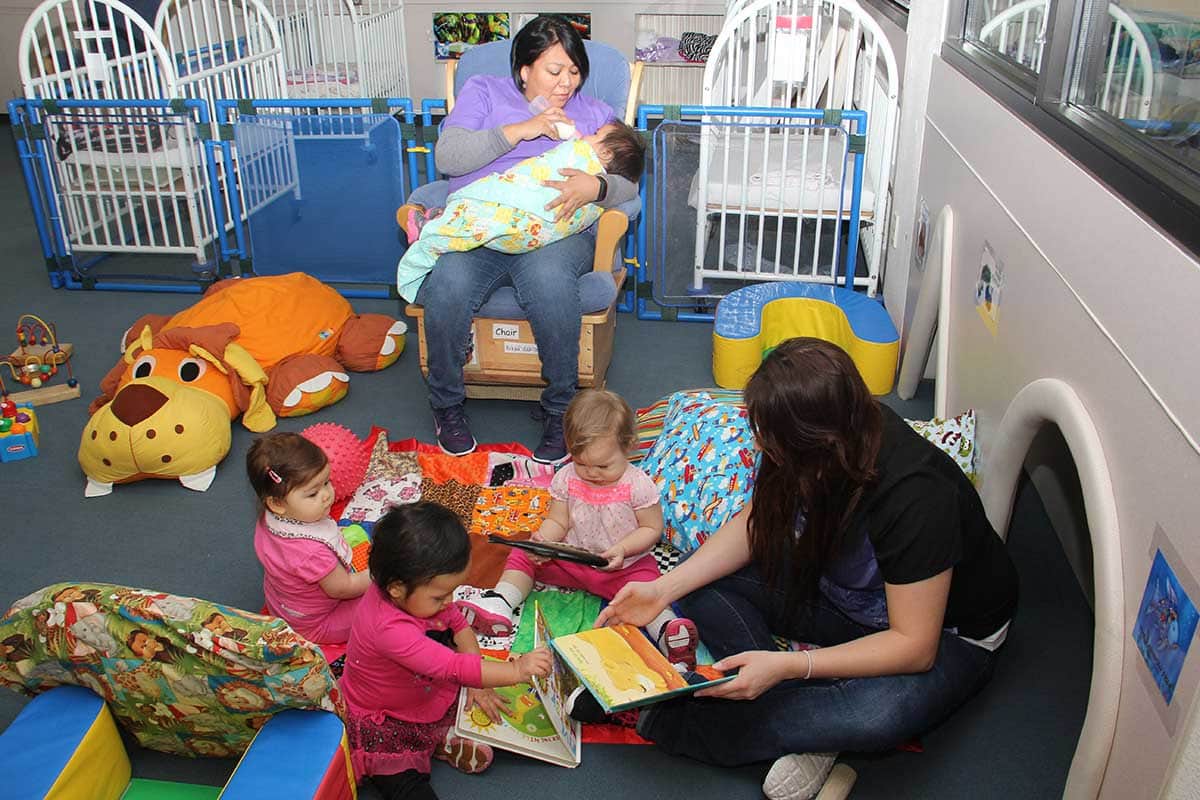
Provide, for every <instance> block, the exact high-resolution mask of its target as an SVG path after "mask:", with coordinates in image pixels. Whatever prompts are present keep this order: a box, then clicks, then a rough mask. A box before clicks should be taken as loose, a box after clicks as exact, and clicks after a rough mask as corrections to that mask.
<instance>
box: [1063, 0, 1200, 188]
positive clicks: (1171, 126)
mask: <svg viewBox="0 0 1200 800" xmlns="http://www.w3.org/2000/svg"><path fill="white" fill-rule="evenodd" d="M1101 1H1102V0H1101ZM1095 2H1097V0H1093V3H1095ZM1093 3H1089V5H1092V4H1093ZM1084 16H1085V22H1084V23H1083V24H1085V25H1086V24H1087V21H1088V20H1100V19H1102V20H1103V22H1098V23H1093V24H1096V25H1097V27H1098V30H1097V34H1099V35H1097V36H1094V37H1089V38H1091V40H1092V42H1094V44H1092V45H1091V46H1090V47H1088V48H1087V51H1086V52H1084V53H1081V54H1080V57H1079V60H1078V63H1077V65H1076V76H1075V81H1074V82H1073V88H1072V94H1071V101H1072V103H1074V104H1075V105H1078V106H1081V107H1084V108H1088V109H1091V110H1093V111H1099V112H1101V113H1102V114H1104V115H1106V116H1108V117H1112V118H1115V119H1117V120H1119V121H1120V122H1122V123H1124V124H1125V125H1127V126H1128V127H1130V128H1132V129H1133V130H1135V131H1137V132H1138V134H1139V135H1140V137H1141V138H1142V139H1143V140H1144V141H1148V142H1150V143H1151V144H1153V145H1154V146H1155V147H1156V148H1158V149H1159V150H1160V151H1162V152H1165V153H1166V154H1168V155H1169V156H1171V157H1173V158H1175V159H1176V160H1178V161H1181V162H1183V163H1184V164H1186V165H1187V166H1189V167H1190V168H1191V169H1193V170H1196V171H1198V172H1200V0H1132V2H1122V3H1121V4H1120V5H1117V4H1116V3H1108V4H1107V13H1106V14H1102V12H1097V11H1096V10H1095V9H1092V10H1091V11H1090V12H1089V13H1085V15H1084Z"/></svg>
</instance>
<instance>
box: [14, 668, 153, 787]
mask: <svg viewBox="0 0 1200 800" xmlns="http://www.w3.org/2000/svg"><path fill="white" fill-rule="evenodd" d="M0 764H4V765H5V768H4V770H3V774H2V776H0V783H2V784H3V789H0V795H2V796H4V797H41V798H46V799H47V800H118V798H120V797H121V795H122V793H124V791H125V787H126V786H127V785H128V784H129V775H130V764H129V756H128V755H127V754H126V753H125V745H124V744H122V743H121V735H120V734H119V733H118V732H117V724H116V722H114V721H113V717H112V714H111V713H109V710H108V708H107V707H105V705H104V700H102V699H101V698H100V697H98V696H97V695H95V694H93V693H92V692H91V691H89V690H88V689H84V688H82V687H80V686H60V687H58V688H56V689H52V690H50V691H48V692H45V693H43V694H40V695H38V696H37V697H35V698H33V700H31V701H29V703H27V704H26V705H25V707H24V708H22V709H21V713H20V714H18V715H17V718H16V719H14V720H13V721H12V724H10V725H9V726H8V727H7V728H5V729H4V732H3V733H0Z"/></svg>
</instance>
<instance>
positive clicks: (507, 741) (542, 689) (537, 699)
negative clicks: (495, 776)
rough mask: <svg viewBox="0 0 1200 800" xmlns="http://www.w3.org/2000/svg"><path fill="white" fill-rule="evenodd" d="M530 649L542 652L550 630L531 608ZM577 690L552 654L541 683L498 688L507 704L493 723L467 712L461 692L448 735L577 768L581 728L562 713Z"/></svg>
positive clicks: (477, 712) (539, 613)
mask: <svg viewBox="0 0 1200 800" xmlns="http://www.w3.org/2000/svg"><path fill="white" fill-rule="evenodd" d="M533 613H534V617H535V620H536V625H535V626H534V637H533V646H534V647H535V648H536V647H542V646H544V645H546V644H547V642H549V641H550V628H549V626H548V625H547V624H546V618H545V616H543V615H542V610H541V608H540V607H539V606H538V605H537V603H534V606H533ZM578 686H579V681H577V680H575V676H574V675H572V674H571V670H569V669H567V666H566V665H565V664H564V663H563V662H562V659H561V658H559V657H558V656H557V655H555V657H554V666H553V668H552V669H551V671H550V674H549V675H548V676H547V677H545V678H534V680H533V683H532V684H530V683H518V684H516V685H514V686H503V687H500V688H497V689H496V692H497V693H498V694H499V695H500V696H501V697H503V698H504V699H505V700H507V701H508V704H509V709H510V710H509V713H507V714H503V715H502V716H501V718H500V721H499V722H493V721H492V720H491V718H490V717H488V715H487V714H485V713H483V712H482V711H481V710H479V709H478V708H470V709H469V708H467V690H466V689H463V691H462V692H461V693H460V694H459V697H458V715H457V717H456V718H455V721H454V730H455V732H456V733H457V734H458V735H459V736H464V737H466V738H468V739H474V740H477V741H480V742H486V743H488V744H490V745H492V746H493V747H499V748H500V749H501V750H508V751H509V752H512V753H520V754H521V755H525V756H529V757H530V758H536V759H540V760H542V761H548V762H549V763H551V764H558V765H559V766H560V767H578V766H579V761H580V759H581V758H582V747H581V745H582V742H583V737H582V736H581V735H580V733H581V726H580V724H579V723H578V722H577V721H576V720H573V719H571V717H570V716H568V714H567V698H568V697H569V696H570V695H571V692H573V691H575V689H576V688H577V687H578Z"/></svg>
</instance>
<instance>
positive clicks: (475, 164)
mask: <svg viewBox="0 0 1200 800" xmlns="http://www.w3.org/2000/svg"><path fill="white" fill-rule="evenodd" d="M512 149H513V146H512V145H511V144H509V143H508V139H506V138H505V137H504V132H503V131H501V130H500V128H498V127H496V128H487V129H484V130H481V131H473V130H471V129H470V128H459V127H446V128H443V129H442V132H441V133H440V134H439V135H438V140H437V145H436V146H435V148H434V157H433V160H434V164H436V165H437V169H438V172H440V173H442V174H443V175H452V176H457V175H466V174H467V173H468V172H474V171H475V170H477V169H479V168H480V167H484V166H487V165H488V164H490V163H492V162H493V161H495V160H496V159H497V158H499V157H500V156H502V155H504V154H505V153H507V152H508V151H509V150H512Z"/></svg>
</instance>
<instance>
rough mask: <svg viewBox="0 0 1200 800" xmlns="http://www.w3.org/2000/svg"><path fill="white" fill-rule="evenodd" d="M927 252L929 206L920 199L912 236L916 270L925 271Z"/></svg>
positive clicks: (923, 199)
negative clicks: (915, 228)
mask: <svg viewBox="0 0 1200 800" xmlns="http://www.w3.org/2000/svg"><path fill="white" fill-rule="evenodd" d="M928 251H929V205H928V204H927V203H926V202H925V198H924V197H922V198H921V207H920V211H918V212H917V230H916V232H915V233H914V234H913V260H914V261H915V263H916V265H917V269H918V270H924V269H925V256H926V254H927V253H928Z"/></svg>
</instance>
